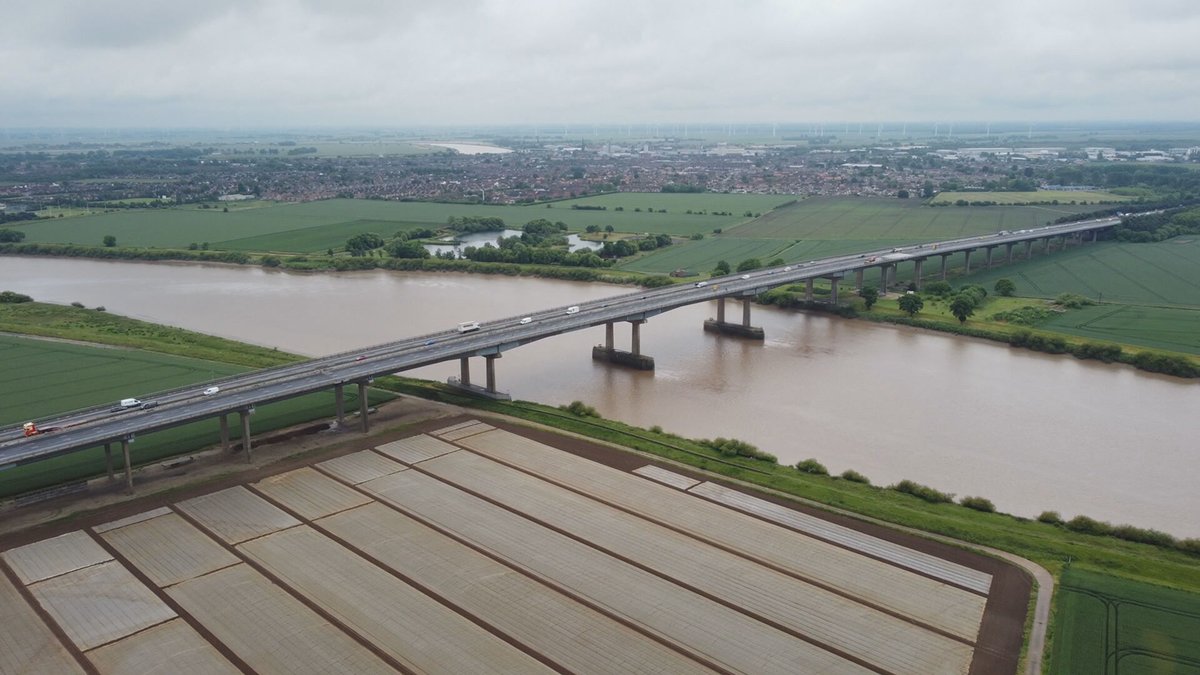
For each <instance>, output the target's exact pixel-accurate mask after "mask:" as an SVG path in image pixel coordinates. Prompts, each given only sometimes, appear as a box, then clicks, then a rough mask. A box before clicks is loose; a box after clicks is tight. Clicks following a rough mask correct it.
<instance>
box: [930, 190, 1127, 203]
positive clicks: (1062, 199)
mask: <svg viewBox="0 0 1200 675" xmlns="http://www.w3.org/2000/svg"><path fill="white" fill-rule="evenodd" d="M960 199H965V200H967V201H968V202H976V201H988V202H996V203H997V204H1037V203H1043V202H1053V201H1055V200H1057V201H1058V203H1059V204H1070V203H1071V202H1075V203H1077V204H1097V203H1099V202H1123V201H1128V200H1130V199H1132V197H1123V196H1121V195H1118V194H1113V193H1111V192H1091V191H1088V190H1038V191H1037V192H939V193H938V195H937V196H936V197H934V198H933V203H934V204H953V203H954V202H956V201H958V200H960Z"/></svg>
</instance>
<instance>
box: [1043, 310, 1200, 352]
mask: <svg viewBox="0 0 1200 675" xmlns="http://www.w3.org/2000/svg"><path fill="white" fill-rule="evenodd" d="M1039 327H1040V328H1046V329H1049V330H1054V331H1058V332H1061V333H1067V334H1069V335H1078V336H1080V337H1084V338H1088V339H1091V340H1096V341H1098V342H1118V343H1122V344H1130V345H1140V346H1143V347H1153V348H1156V349H1166V350H1169V351H1173V352H1184V353H1188V354H1200V309H1182V308H1174V307H1146V306H1140V305H1109V304H1104V305H1095V306H1091V307H1082V308H1080V309H1076V310H1072V311H1070V312H1066V313H1064V314H1059V315H1057V316H1054V317H1052V318H1051V319H1050V320H1049V321H1046V322H1045V323H1043V324H1040V325H1039Z"/></svg>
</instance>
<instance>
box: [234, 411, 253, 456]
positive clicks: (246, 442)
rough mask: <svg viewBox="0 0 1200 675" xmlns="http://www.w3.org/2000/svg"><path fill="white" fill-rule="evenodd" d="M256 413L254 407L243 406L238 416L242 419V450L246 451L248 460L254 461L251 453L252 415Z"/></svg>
mask: <svg viewBox="0 0 1200 675" xmlns="http://www.w3.org/2000/svg"><path fill="white" fill-rule="evenodd" d="M253 414H254V408H243V409H241V410H239V411H238V417H240V418H241V420H242V450H243V451H245V453H246V462H247V463H249V462H253V461H254V457H253V456H252V455H251V454H250V416H251V415H253Z"/></svg>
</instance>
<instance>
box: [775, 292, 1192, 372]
mask: <svg viewBox="0 0 1200 675" xmlns="http://www.w3.org/2000/svg"><path fill="white" fill-rule="evenodd" d="M901 297H903V294H895V295H889V296H885V297H881V298H879V300H878V301H877V302H876V303H875V304H874V305H873V306H872V307H870V308H867V307H866V302H865V301H864V300H863V298H861V297H857V296H855V297H852V298H850V300H849V301H848V302H847V301H843V303H842V304H840V305H838V306H836V307H834V306H831V305H829V304H828V303H827V302H824V301H815V300H813V301H810V300H805V298H804V292H803V290H801V289H797V288H794V287H793V288H780V289H773V290H771V291H768V292H767V293H764V294H762V295H760V296H759V298H758V301H759V302H760V303H762V304H768V305H775V306H777V307H783V308H785V309H801V310H807V311H817V312H824V313H829V314H835V315H837V316H841V317H843V318H853V319H863V320H866V321H874V322H876V323H890V324H896V325H901V326H910V327H913V328H922V329H925V330H933V331H938V332H941V333H950V334H953V335H961V336H964V337H973V338H982V339H984V340H990V341H992V342H1001V343H1004V344H1006V345H1009V346H1010V347H1017V348H1022V349H1029V350H1031V351H1036V352H1042V353H1044V354H1069V355H1071V356H1074V357H1075V358H1078V359H1088V360H1096V361H1101V362H1104V363H1120V364H1125V365H1129V366H1133V367H1134V368H1137V369H1138V370H1144V371H1147V372H1151V373H1160V374H1164V375H1172V376H1174V377H1180V378H1185V379H1195V378H1200V356H1196V355H1194V354H1185V353H1180V352H1174V351H1168V350H1164V349H1153V348H1148V347H1144V346H1140V345H1131V344H1124V343H1117V342H1095V341H1092V340H1087V339H1085V338H1082V337H1079V336H1077V335H1071V334H1069V333H1062V332H1058V331H1053V330H1046V329H1043V328H1038V327H1037V326H1036V325H1022V324H1019V323H1012V322H1009V321H998V320H995V319H994V318H989V317H994V316H995V315H997V314H1004V313H1006V312H1007V313H1013V312H1019V311H1020V310H1022V309H1027V308H1029V307H1036V308H1046V307H1052V306H1053V305H1052V304H1051V303H1048V302H1047V301H1045V300H1041V299H1039V298H1019V297H1005V298H988V299H987V300H986V301H985V303H984V304H983V305H981V306H980V307H979V308H978V310H977V311H976V313H975V315H973V316H972V317H970V318H968V319H967V321H966V322H961V321H959V320H958V319H957V318H955V317H954V316H953V315H952V314H951V313H950V311H949V301H948V300H939V299H937V298H932V299H931V298H928V297H926V298H924V301H925V303H926V304H925V307H923V308H922V310H921V311H920V312H918V313H917V314H915V315H913V316H909V315H908V313H907V312H904V311H903V310H901V309H900V306H899V302H900V298H901ZM1055 311H1061V310H1055Z"/></svg>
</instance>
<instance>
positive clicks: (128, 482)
mask: <svg viewBox="0 0 1200 675" xmlns="http://www.w3.org/2000/svg"><path fill="white" fill-rule="evenodd" d="M130 440H131V439H130V438H129V437H128V436H126V437H125V438H122V439H121V456H122V457H123V458H124V459H125V490H126V491H127V492H128V493H129V494H133V461H132V459H131V458H130V455H129V441H130Z"/></svg>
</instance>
